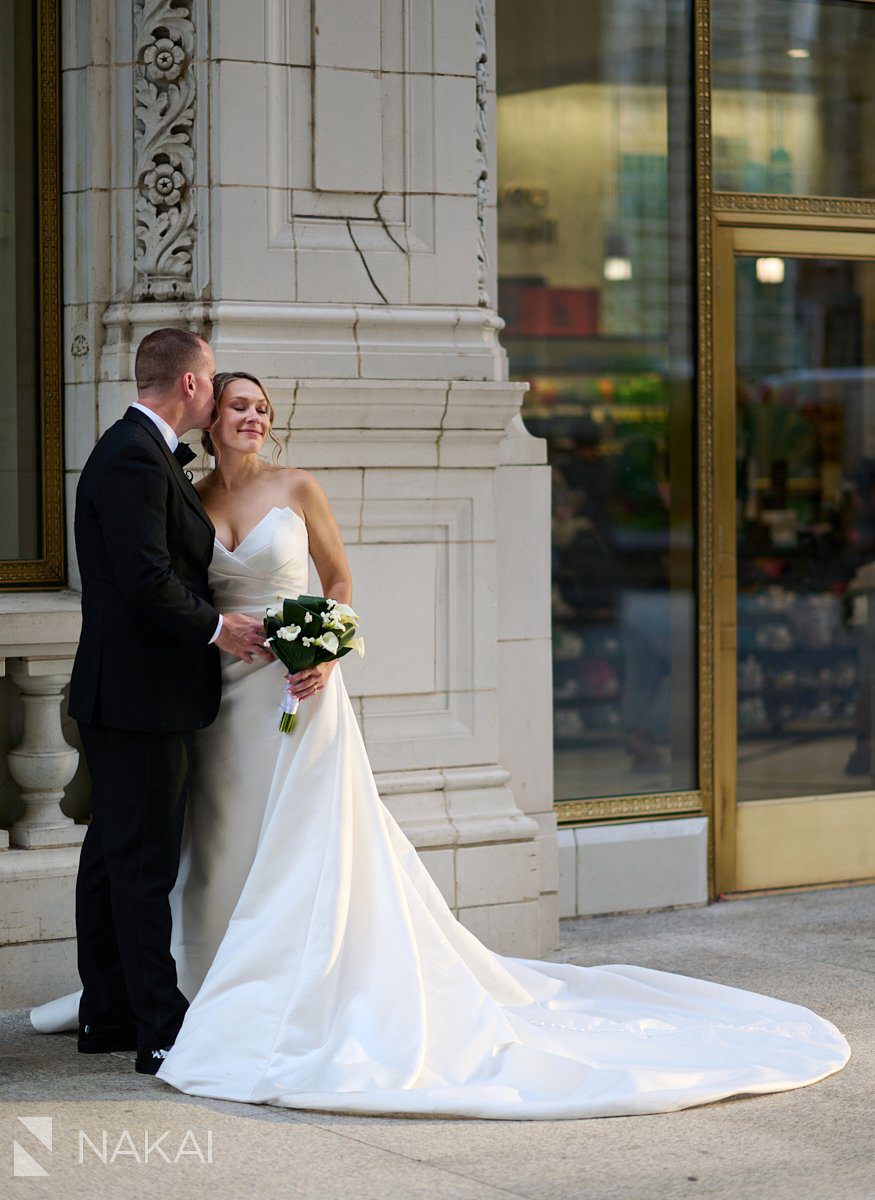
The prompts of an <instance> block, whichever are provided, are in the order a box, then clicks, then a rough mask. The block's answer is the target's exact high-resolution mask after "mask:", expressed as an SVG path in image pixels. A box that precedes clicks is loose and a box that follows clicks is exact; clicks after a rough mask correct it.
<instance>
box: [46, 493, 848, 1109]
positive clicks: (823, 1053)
mask: <svg viewBox="0 0 875 1200" xmlns="http://www.w3.org/2000/svg"><path fill="white" fill-rule="evenodd" d="M210 579H211V585H212V588H213V591H214V595H215V599H216V603H217V606H218V607H219V608H220V609H222V610H224V611H237V612H248V613H251V614H255V615H258V616H262V615H263V613H264V609H265V607H266V606H268V605H270V604H271V603H272V602H274V601H275V598H276V596H277V595H278V594H283V595H287V596H296V595H298V594H299V593H301V592H305V591H307V590H308V542H307V530H306V526H305V523H304V521H303V519H302V518H301V517H300V516H298V514H297V513H295V512H293V511H292V510H291V509H289V508H274V509H272V510H271V512H269V513H268V514H267V515H266V516H265V517H264V518H263V519H262V520H261V521H260V522H259V524H258V525H257V526H256V527H255V528H254V529H253V530H252V531H251V532H250V533H249V535H248V536H247V537H246V538H245V539H244V540H243V541H242V542H241V543H240V545H239V546H238V547H237V548H236V550H235V551H234V552H233V553H231V552H229V551H228V550H227V549H226V548H225V547H223V546H222V545H221V544H219V543H217V545H216V550H215V553H214V557H213V563H212V567H211V576H210ZM370 619H371V620H374V619H379V614H373V613H372V614H370ZM223 659H224V676H223V696H222V707H221V712H220V714H219V717H218V719H217V720H216V721H215V723H214V724H213V725H212V726H210V727H209V728H208V729H205V730H203V731H202V732H200V733H199V734H198V737H197V739H196V747H197V760H196V769H195V778H194V782H193V787H192V792H191V795H190V799H189V805H188V810H187V816H186V824H185V831H184V840H183V854H182V864H181V868H180V873H179V879H178V881H177V884H176V887H175V889H174V891H173V893H172V898H171V902H172V908H173V920H174V940H173V952H174V956H175V958H176V961H177V964H178V969H179V982H180V987H181V988H182V991H183V992H184V993H185V994H186V996H187V997H188V998H189V999H190V1000H191V1006H190V1008H189V1009H188V1012H187V1013H186V1017H185V1021H184V1023H183V1025H182V1029H181V1031H180V1033H179V1037H178V1039H177V1041H176V1044H175V1045H174V1047H173V1048H172V1049H171V1051H170V1053H169V1055H168V1056H167V1058H166V1059H165V1061H164V1063H163V1065H162V1067H161V1068H160V1070H159V1072H158V1076H157V1077H158V1078H159V1079H163V1080H165V1081H166V1082H167V1083H168V1084H171V1085H172V1086H173V1087H175V1088H177V1089H179V1090H180V1091H182V1092H186V1093H189V1094H190V1095H195V1096H211V1097H218V1098H220V1099H227V1100H238V1101H248V1102H251V1103H258V1104H274V1105H281V1106H284V1107H288V1108H298V1109H318V1110H322V1111H331V1112H346V1113H352V1112H355V1113H374V1114H378V1113H380V1114H405V1113H418V1114H429V1115H443V1116H465V1117H491V1118H503V1119H514V1118H526V1119H539V1118H540V1119H545V1118H574V1117H604V1116H618V1115H625V1114H634V1113H655V1112H668V1111H671V1110H675V1109H681V1108H687V1107H689V1106H691V1105H696V1104H703V1103H706V1102H708V1101H713V1100H720V1099H723V1098H725V1097H728V1096H734V1095H738V1094H740V1093H757V1092H779V1091H784V1090H787V1089H790V1088H797V1087H803V1086H805V1085H806V1084H810V1083H815V1082H816V1081H817V1080H819V1079H823V1078H824V1077H825V1076H827V1075H830V1074H832V1073H833V1072H834V1071H838V1070H839V1069H840V1068H841V1067H842V1066H843V1065H844V1064H845V1062H846V1061H847V1059H848V1056H849V1054H850V1050H849V1048H848V1044H847V1042H846V1041H845V1039H844V1037H843V1036H842V1034H841V1033H840V1032H839V1031H838V1029H836V1028H835V1026H834V1025H832V1024H830V1022H829V1021H826V1020H824V1019H822V1018H821V1017H819V1016H817V1015H816V1014H815V1013H813V1012H811V1011H810V1010H809V1009H807V1008H803V1007H801V1006H799V1005H796V1004H791V1003H787V1002H785V1001H782V1000H775V999H771V998H769V997H766V996H761V995H758V994H757V993H754V992H747V991H741V990H739V989H737V988H731V987H725V986H722V985H721V984H718V983H709V982H706V981H704V980H699V979H691V978H689V977H687V976H684V975H673V974H669V973H666V972H663V971H654V970H649V969H647V968H644V967H635V966H624V965H608V966H599V967H577V966H571V965H568V964H562V963H551V962H539V961H535V960H530V959H523V958H511V957H508V956H505V955H501V954H496V953H494V952H493V951H491V950H488V949H487V948H486V947H485V946H484V945H483V944H482V943H481V942H479V941H478V940H477V938H476V937H474V936H473V934H471V933H469V932H468V930H466V929H465V928H464V926H463V925H461V924H460V923H459V922H458V921H457V920H456V919H455V917H454V916H453V915H452V913H451V911H450V910H449V908H448V907H447V904H446V903H445V901H444V898H443V896H442V894H441V892H440V891H439V890H438V888H437V886H436V885H435V884H434V883H433V882H432V879H431V877H430V876H429V874H428V872H427V870H426V869H425V867H424V866H423V865H422V863H421V861H420V859H419V857H418V856H417V853H416V851H415V849H414V848H413V846H412V845H411V843H410V842H409V841H408V840H407V838H406V836H405V835H404V833H403V832H402V830H401V828H400V827H399V826H398V824H397V823H396V822H395V820H394V819H393V817H392V816H391V814H390V813H389V811H388V810H387V808H386V807H385V806H384V805H383V803H382V801H381V800H380V797H379V795H378V793H377V789H376V786H375V784H374V778H373V775H372V774H371V769H370V766H369V764H368V759H367V756H366V753H365V748H364V744H363V742H362V738H361V735H360V733H359V728H358V725H357V723H356V719H355V715H354V713H353V710H352V707H351V705H350V701H349V698H348V696H347V693H346V689H345V688H344V685H343V680H342V678H341V670H340V668H335V670H334V671H333V672H332V674H331V675H330V677H329V680H328V684H327V686H326V688H325V690H324V691H323V692H320V693H317V694H316V696H315V697H313V698H312V699H310V700H306V701H303V702H302V703H301V706H300V709H299V713H298V727H297V729H296V730H295V732H294V733H293V734H282V733H279V732H278V730H277V714H278V704H279V700H280V696H281V692H282V685H283V670H282V668H281V667H280V665H279V664H278V663H272V664H268V663H264V662H262V661H260V660H258V661H256V662H254V663H252V664H249V665H247V664H245V663H243V662H241V661H239V660H236V659H231V658H230V657H228V656H223ZM79 994H80V993H74V994H72V995H70V996H65V997H62V998H61V999H60V1000H55V1001H52V1002H50V1003H49V1004H47V1005H42V1006H41V1007H40V1008H37V1009H34V1010H33V1011H32V1014H31V1017H32V1021H33V1023H34V1025H35V1026H36V1028H38V1029H41V1030H43V1031H47V1032H48V1031H53V1030H58V1029H65V1028H76V1022H77V1010H78V1000H79Z"/></svg>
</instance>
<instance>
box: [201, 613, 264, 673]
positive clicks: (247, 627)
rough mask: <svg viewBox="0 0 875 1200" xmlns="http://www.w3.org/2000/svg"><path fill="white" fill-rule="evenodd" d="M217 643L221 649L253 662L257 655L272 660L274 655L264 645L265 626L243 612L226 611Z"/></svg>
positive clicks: (245, 660)
mask: <svg viewBox="0 0 875 1200" xmlns="http://www.w3.org/2000/svg"><path fill="white" fill-rule="evenodd" d="M215 644H216V645H217V646H218V647H219V649H220V650H227V652H228V653H229V654H233V655H235V656H236V657H237V658H242V659H243V661H244V662H248V663H251V662H252V660H253V658H254V657H255V655H256V654H257V655H258V657H259V658H263V659H264V660H265V662H270V661H271V660H272V658H273V655H272V654H271V653H270V651H269V650H266V649H265V646H264V626H263V625H262V623H261V621H256V619H255V617H247V616H245V615H244V614H243V613H225V616H224V620H223V621H222V630H221V632H220V634H219V636H218V637H217V638H216V641H215Z"/></svg>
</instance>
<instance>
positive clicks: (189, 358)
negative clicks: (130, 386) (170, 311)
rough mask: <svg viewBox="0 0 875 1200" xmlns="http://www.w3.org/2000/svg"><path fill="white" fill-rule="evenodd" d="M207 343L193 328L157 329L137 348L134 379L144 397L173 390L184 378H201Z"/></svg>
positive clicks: (148, 334)
mask: <svg viewBox="0 0 875 1200" xmlns="http://www.w3.org/2000/svg"><path fill="white" fill-rule="evenodd" d="M208 349H209V347H208V345H207V343H206V341H205V340H204V339H203V338H202V337H200V336H199V335H198V334H196V333H192V332H191V330H189V329H156V330H154V332H153V333H147V334H146V336H145V337H144V338H143V340H142V341H141V342H140V344H139V346H138V347H137V358H136V362H135V364H134V377H135V378H136V380H137V391H138V393H139V394H140V395H143V394H144V393H147V392H152V393H155V392H157V393H161V392H167V391H169V390H170V389H171V388H172V387H173V385H174V384H175V383H176V381H177V380H178V379H179V377H180V375H185V374H186V372H188V371H190V372H191V373H192V374H193V375H197V374H199V373H200V371H202V370H203V366H204V363H205V361H206V354H205V351H207V350H208Z"/></svg>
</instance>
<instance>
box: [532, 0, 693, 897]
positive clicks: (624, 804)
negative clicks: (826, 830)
mask: <svg viewBox="0 0 875 1200" xmlns="http://www.w3.org/2000/svg"><path fill="white" fill-rule="evenodd" d="M693 22H694V26H695V43H694V47H693V100H694V121H693V138H694V145H695V149H694V163H693V168H694V173H695V188H696V197H695V228H696V255H695V259H694V261H695V263H696V280H695V284H696V326H697V332H696V345H695V353H696V358H697V364H696V365H697V371H696V396H695V404H694V411H695V414H696V427H697V431H696V437H695V462H696V464H697V466H696V475H697V480H696V485H697V495H696V521H697V529H696V558H697V561H696V612H697V617H698V631H697V647H696V670H697V676H696V696H697V714H696V715H697V727H698V740H697V766H698V778H699V787H698V788H696V789H693V790H691V791H672V792H654V793H650V794H647V795H641V794H636V795H627V796H610V797H605V798H604V799H601V798H595V799H588V800H558V801H556V803H555V804H554V810H555V812H556V819H557V822H558V823H559V825H560V827H561V826H563V825H579V824H581V823H583V822H598V823H599V824H607V823H617V822H622V821H631V820H640V819H641V818H647V819H656V818H659V819H662V818H666V819H670V818H676V817H687V816H710V814H711V812H712V810H713V775H714V768H713V762H714V705H713V678H714V651H713V622H714V604H713V593H712V581H713V568H712V563H713V557H714V535H713V512H714V496H713V487H712V478H713V457H714V446H713V436H712V433H711V420H712V389H711V382H710V374H711V325H710V322H711V311H710V305H711V297H710V281H711V237H710V220H711V119H710V98H711V24H710V0H694V3H693ZM709 831H711V832H710V833H709V836H711V837H712V838H713V821H709ZM708 859H709V867H708V876H709V891H710V893H711V894H712V896H713V882H714V869H713V864H714V847H713V844H712V845H711V847H710V848H709V855H708Z"/></svg>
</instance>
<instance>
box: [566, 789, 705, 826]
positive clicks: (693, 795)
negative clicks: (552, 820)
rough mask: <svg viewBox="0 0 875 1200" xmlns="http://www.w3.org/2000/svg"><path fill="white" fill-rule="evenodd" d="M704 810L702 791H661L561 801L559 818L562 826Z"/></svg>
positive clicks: (697, 812)
mask: <svg viewBox="0 0 875 1200" xmlns="http://www.w3.org/2000/svg"><path fill="white" fill-rule="evenodd" d="M702 811H703V798H702V793H701V792H660V793H656V794H653V795H650V796H613V797H610V798H608V799H606V800H560V801H558V803H557V804H556V819H557V820H558V821H559V824H560V825H567V824H577V823H578V822H580V821H609V820H616V819H617V818H620V817H623V818H629V817H659V816H675V815H676V814H678V813H689V814H690V815H693V816H696V815H699V814H701V813H702Z"/></svg>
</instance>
